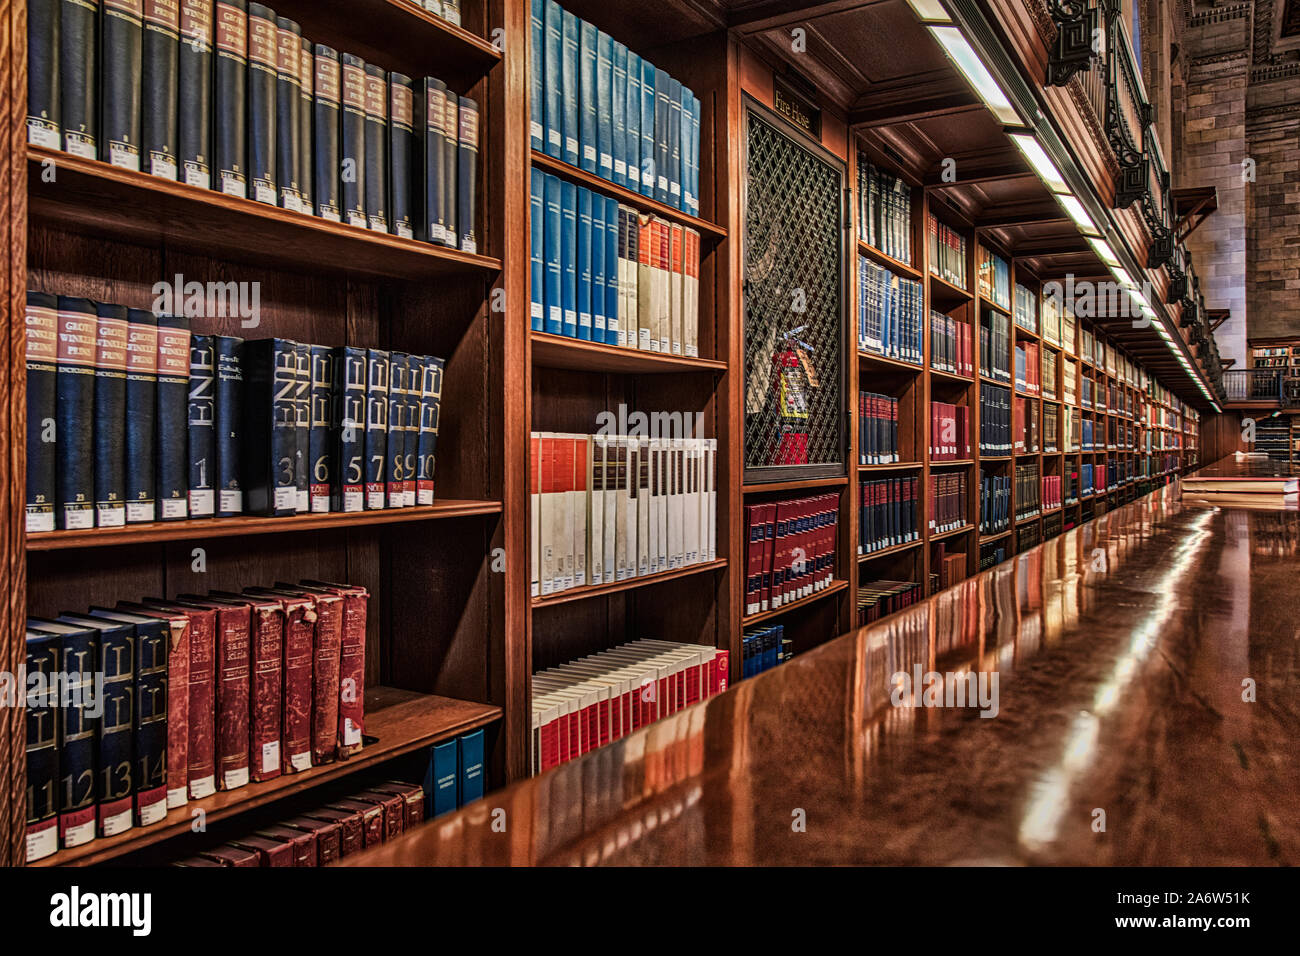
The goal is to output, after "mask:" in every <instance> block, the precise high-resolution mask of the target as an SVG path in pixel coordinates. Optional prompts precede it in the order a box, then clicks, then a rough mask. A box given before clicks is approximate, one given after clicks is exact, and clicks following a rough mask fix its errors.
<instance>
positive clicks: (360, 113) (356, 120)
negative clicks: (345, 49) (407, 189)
mask: <svg viewBox="0 0 1300 956" xmlns="http://www.w3.org/2000/svg"><path fill="white" fill-rule="evenodd" d="M341 72H342V81H341V90H342V97H341V104H342V111H341V113H340V143H341V150H342V155H341V159H342V166H341V167H340V168H341V172H342V175H341V177H340V178H341V179H342V191H343V192H342V197H343V198H342V207H343V220H344V222H346V223H348V224H349V225H352V226H360V227H361V228H362V229H364V228H365V227H366V63H365V61H364V60H362V59H361V58H360V57H358V56H353V55H352V54H350V53H344V54H343V56H342V71H341Z"/></svg>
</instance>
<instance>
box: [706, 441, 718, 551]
mask: <svg viewBox="0 0 1300 956" xmlns="http://www.w3.org/2000/svg"><path fill="white" fill-rule="evenodd" d="M708 443H709V469H708V475H709V533H708V536H707V538H706V539H705V540H707V541H708V543H709V560H710V561H716V560H718V440H717V439H716V438H710V439H708Z"/></svg>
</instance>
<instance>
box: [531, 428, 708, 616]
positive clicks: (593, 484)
mask: <svg viewBox="0 0 1300 956" xmlns="http://www.w3.org/2000/svg"><path fill="white" fill-rule="evenodd" d="M530 444H531V458H530V464H529V467H530V472H531V474H530V492H531V498H530V501H531V505H532V542H531V548H532V555H531V559H532V560H531V564H532V567H531V577H532V594H533V597H538V596H542V597H545V596H547V595H550V594H558V593H560V592H561V591H567V590H569V589H570V588H578V587H584V586H587V585H597V584H613V583H616V582H618V581H625V580H627V579H629V578H634V577H641V576H644V575H647V574H659V573H661V572H665V571H675V570H677V569H679V568H683V567H686V566H688V565H692V564H700V563H703V562H706V561H714V560H717V556H718V552H717V524H718V522H717V510H718V492H717V457H718V442H717V439H715V438H671V439H669V438H638V437H635V436H626V435H574V434H565V433H558V432H534V433H533V434H532V439H531V443H530Z"/></svg>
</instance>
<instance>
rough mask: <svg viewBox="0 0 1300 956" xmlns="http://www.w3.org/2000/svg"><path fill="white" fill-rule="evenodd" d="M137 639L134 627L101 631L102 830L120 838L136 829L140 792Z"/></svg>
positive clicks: (99, 812) (99, 749)
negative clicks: (135, 745)
mask: <svg viewBox="0 0 1300 956" xmlns="http://www.w3.org/2000/svg"><path fill="white" fill-rule="evenodd" d="M134 645H135V635H134V634H133V629H132V628H131V627H129V626H122V627H114V628H105V629H102V630H101V631H100V646H99V672H100V674H102V675H103V680H104V690H103V701H102V704H103V713H102V714H101V716H100V718H99V720H98V721H96V723H97V724H98V729H99V736H98V740H97V745H98V747H97V753H96V755H95V758H96V763H97V769H98V771H99V780H98V783H97V785H96V803H97V804H98V806H97V808H96V810H97V813H96V816H97V818H98V826H97V828H96V829H97V831H98V833H99V835H100V836H101V837H108V836H115V835H117V834H118V833H123V832H125V831H127V830H129V829H131V827H132V825H133V824H134V820H135V817H134V814H133V812H132V810H133V801H132V799H131V798H132V795H133V794H134V793H135V774H134V769H135V761H134V759H133V754H132V746H131V745H132V739H133V737H134V734H135V701H134V696H135V654H134Z"/></svg>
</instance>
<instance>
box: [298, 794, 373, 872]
mask: <svg viewBox="0 0 1300 956" xmlns="http://www.w3.org/2000/svg"><path fill="white" fill-rule="evenodd" d="M303 816H305V817H309V818H310V819H312V820H324V821H325V822H326V823H335V824H338V827H339V859H342V858H343V857H345V856H351V855H352V854H353V853H357V852H359V851H360V850H361V847H362V842H361V841H362V834H361V812H360V811H359V810H340V809H338V808H336V807H322V808H320V809H318V810H309V811H307V812H306V813H305V814H303ZM289 822H290V824H291V825H294V824H293V821H292V820H290V821H289ZM324 865H325V864H324V863H322V864H321V866H324Z"/></svg>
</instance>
